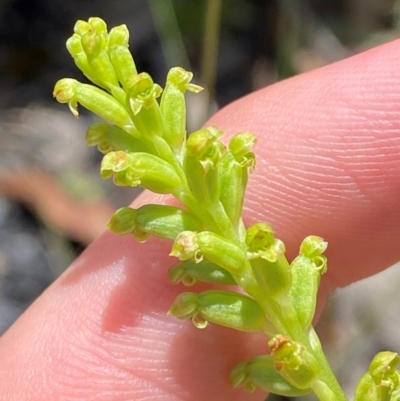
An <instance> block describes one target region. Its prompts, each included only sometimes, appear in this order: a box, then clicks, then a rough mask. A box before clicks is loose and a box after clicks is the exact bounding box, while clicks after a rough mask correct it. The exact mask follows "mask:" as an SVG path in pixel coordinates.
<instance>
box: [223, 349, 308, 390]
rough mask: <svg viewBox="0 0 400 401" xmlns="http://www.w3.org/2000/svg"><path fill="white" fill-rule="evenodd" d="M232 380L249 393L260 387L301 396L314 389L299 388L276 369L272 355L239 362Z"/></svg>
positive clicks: (232, 373)
mask: <svg viewBox="0 0 400 401" xmlns="http://www.w3.org/2000/svg"><path fill="white" fill-rule="evenodd" d="M230 382H231V384H232V386H233V387H239V386H243V387H244V389H245V390H246V391H248V392H249V393H252V392H253V391H255V390H256V389H257V388H260V389H262V390H264V391H268V392H269V393H274V394H279V395H283V396H286V397H300V396H302V395H306V394H309V393H311V391H312V390H311V388H309V389H299V388H297V387H295V386H293V385H292V384H291V383H289V382H288V381H287V380H286V379H285V378H284V377H283V376H282V375H281V374H280V373H278V372H277V370H276V369H275V363H274V360H273V359H272V357H271V355H262V356H257V357H255V358H253V359H250V360H249V361H245V362H241V363H239V364H237V365H236V366H235V367H234V368H233V370H232V372H231V375H230Z"/></svg>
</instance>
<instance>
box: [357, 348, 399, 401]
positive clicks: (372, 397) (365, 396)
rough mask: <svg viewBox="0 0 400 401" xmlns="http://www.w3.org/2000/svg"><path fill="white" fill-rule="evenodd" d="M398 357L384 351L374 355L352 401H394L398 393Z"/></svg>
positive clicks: (395, 354)
mask: <svg viewBox="0 0 400 401" xmlns="http://www.w3.org/2000/svg"><path fill="white" fill-rule="evenodd" d="M399 363H400V357H399V355H398V354H397V353H395V352H389V351H384V352H380V353H378V354H377V355H375V357H374V359H373V360H372V362H371V364H370V366H369V370H368V372H367V373H365V374H364V375H363V376H362V378H361V379H360V381H359V383H358V386H357V389H356V393H355V397H354V401H361V400H362V401H395V400H396V398H398V395H399V393H400V374H399V371H398V370H396V366H397V365H398V364H399Z"/></svg>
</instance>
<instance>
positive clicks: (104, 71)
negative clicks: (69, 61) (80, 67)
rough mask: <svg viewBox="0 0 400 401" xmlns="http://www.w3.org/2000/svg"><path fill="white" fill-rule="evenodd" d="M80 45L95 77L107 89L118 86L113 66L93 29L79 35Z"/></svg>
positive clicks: (100, 39) (102, 43)
mask: <svg viewBox="0 0 400 401" xmlns="http://www.w3.org/2000/svg"><path fill="white" fill-rule="evenodd" d="M81 42H82V47H83V50H84V52H85V53H86V55H87V59H88V62H89V65H90V67H91V68H92V71H95V74H96V77H97V79H98V80H99V81H100V82H102V84H103V86H106V87H107V89H110V90H111V89H112V87H114V86H118V78H117V75H116V73H115V71H114V67H113V65H112V63H111V61H110V58H109V57H108V54H107V51H106V48H105V47H104V41H103V39H102V37H101V36H100V35H99V34H98V33H97V32H96V31H95V30H90V31H88V32H86V33H85V34H84V35H82V37H81Z"/></svg>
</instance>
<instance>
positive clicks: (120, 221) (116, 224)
mask: <svg viewBox="0 0 400 401" xmlns="http://www.w3.org/2000/svg"><path fill="white" fill-rule="evenodd" d="M136 216H137V210H136V209H133V208H131V207H121V208H120V209H118V210H117V211H116V212H115V213H114V214H113V216H112V218H111V220H110V222H109V223H108V228H109V229H110V230H112V231H114V232H115V233H116V234H119V235H125V234H133V232H134V230H135V228H136V226H137V223H136Z"/></svg>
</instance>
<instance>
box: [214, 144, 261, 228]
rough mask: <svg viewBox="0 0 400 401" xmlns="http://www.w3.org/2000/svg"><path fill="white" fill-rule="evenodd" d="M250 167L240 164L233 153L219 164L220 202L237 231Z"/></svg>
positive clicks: (227, 153) (229, 153)
mask: <svg viewBox="0 0 400 401" xmlns="http://www.w3.org/2000/svg"><path fill="white" fill-rule="evenodd" d="M249 160H250V159H249ZM254 160H255V159H254V158H253V159H252V163H253V164H251V166H253V165H254ZM249 166H250V165H249V164H247V163H240V162H238V161H237V159H236V158H235V156H234V155H233V153H232V152H231V151H230V152H226V153H225V154H224V155H223V156H222V158H221V160H220V162H219V164H218V184H219V187H218V191H219V200H220V202H221V204H222V205H223V207H224V210H225V212H226V214H227V215H228V217H229V219H230V220H231V222H232V224H233V226H234V227H235V229H238V228H239V225H240V219H241V215H242V209H243V201H244V195H245V191H246V185H247V180H248V171H249Z"/></svg>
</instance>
